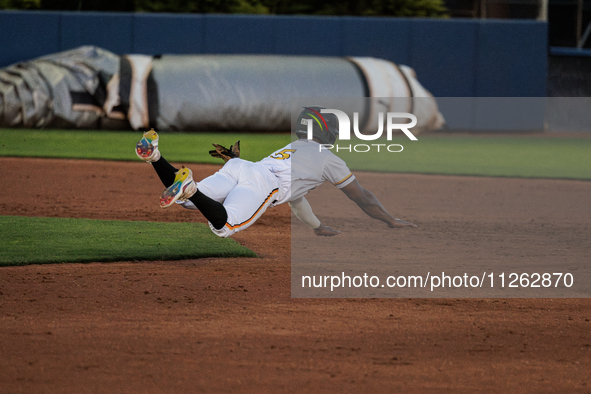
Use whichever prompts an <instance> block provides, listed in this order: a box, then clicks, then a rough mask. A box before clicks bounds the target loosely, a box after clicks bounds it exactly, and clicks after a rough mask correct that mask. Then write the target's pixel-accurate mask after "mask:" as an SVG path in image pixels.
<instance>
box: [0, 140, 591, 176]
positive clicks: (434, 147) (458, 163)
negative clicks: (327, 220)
mask: <svg viewBox="0 0 591 394" xmlns="http://www.w3.org/2000/svg"><path fill="white" fill-rule="evenodd" d="M140 136H141V133H140V132H129V131H125V132H123V131H121V132H110V131H59V130H22V129H1V130H0V144H1V145H0V156H26V157H61V158H80V159H104V160H138V159H137V157H136V156H135V153H134V151H133V149H134V147H135V143H136V142H137V141H138V139H139V137H140ZM418 138H419V140H418V141H416V142H413V141H410V140H408V139H407V138H397V139H395V140H393V141H390V142H388V141H379V143H391V144H401V145H403V146H404V150H403V152H401V153H387V152H380V153H379V154H378V153H376V152H375V150H372V151H370V152H369V153H355V154H347V153H346V152H345V153H343V152H340V153H339V155H340V156H342V157H343V158H344V159H345V161H346V162H347V164H348V165H349V167H350V168H351V169H352V170H364V171H380V172H406V173H424V174H450V175H477V176H504V177H533V178H566V179H591V154H590V152H591V139H590V138H569V137H539V136H537V137H536V136H526V135H520V136H507V135H499V136H490V135H487V136H479V135H472V136H470V135H468V136H467V135H453V134H451V135H445V134H439V135H438V134H432V135H425V136H421V135H419V136H418ZM237 140H240V141H241V148H242V150H241V157H242V158H244V159H247V160H253V161H256V160H260V159H262V158H263V157H265V156H267V155H268V154H269V153H270V152H272V151H274V150H276V149H279V148H281V147H283V146H284V145H286V144H287V143H289V141H290V135H289V134H288V133H282V134H270V133H226V132H219V133H178V132H162V133H160V150H161V152H162V154H163V155H164V156H165V157H166V158H167V159H168V160H169V161H173V162H186V163H217V164H221V163H222V161H221V160H220V159H214V158H212V157H211V156H209V154H208V153H207V152H208V151H209V149H211V143H212V142H217V143H219V144H222V145H225V146H229V145H231V144H232V143H234V142H235V141H237ZM360 143H375V141H357V142H351V144H360ZM339 144H340V145H348V144H349V142H347V143H344V142H343V141H341V142H339Z"/></svg>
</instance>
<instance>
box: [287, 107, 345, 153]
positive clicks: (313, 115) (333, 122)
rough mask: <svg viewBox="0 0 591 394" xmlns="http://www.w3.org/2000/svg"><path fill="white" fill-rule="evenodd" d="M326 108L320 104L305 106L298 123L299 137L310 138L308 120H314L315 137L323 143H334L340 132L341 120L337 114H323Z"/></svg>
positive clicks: (297, 132) (297, 133) (297, 131)
mask: <svg viewBox="0 0 591 394" xmlns="http://www.w3.org/2000/svg"><path fill="white" fill-rule="evenodd" d="M322 109H324V108H322V107H318V106H312V107H304V110H303V111H302V112H301V113H300V116H298V120H297V123H296V131H295V133H296V135H297V136H298V138H303V139H306V138H308V122H310V121H311V122H312V133H313V135H314V138H316V139H317V140H319V141H320V142H321V143H323V144H331V145H332V144H334V142H335V141H336V140H337V135H338V134H339V121H338V118H337V116H336V115H335V114H321V113H320V110H322Z"/></svg>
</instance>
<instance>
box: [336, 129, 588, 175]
mask: <svg viewBox="0 0 591 394" xmlns="http://www.w3.org/2000/svg"><path fill="white" fill-rule="evenodd" d="M368 142H369V143H373V141H358V142H351V144H352V145H354V144H361V143H368ZM379 143H388V144H400V145H402V146H403V147H404V149H403V151H402V152H400V153H388V152H384V148H381V151H380V153H375V152H376V151H375V149H374V150H373V151H370V152H368V153H352V154H350V153H348V152H347V151H340V152H339V156H341V157H342V158H343V159H344V160H345V162H346V163H347V164H348V165H349V167H350V168H351V169H354V170H363V171H378V172H405V173H422V174H447V175H477V176H503V177H531V178H565V179H591V139H589V138H566V137H564V138H561V137H559V138H554V137H534V136H529V137H528V136H477V135H474V136H465V135H462V136H458V135H455V136H454V135H428V136H420V135H419V136H418V141H410V140H409V139H407V138H399V139H395V140H393V141H390V142H388V141H380V142H379ZM339 145H341V146H343V145H345V146H348V145H349V143H347V144H343V143H342V142H340V143H339ZM360 149H361V148H360ZM392 150H394V148H392ZM333 152H334V149H333ZM371 152H374V153H371Z"/></svg>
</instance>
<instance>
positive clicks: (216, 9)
mask: <svg viewBox="0 0 591 394" xmlns="http://www.w3.org/2000/svg"><path fill="white" fill-rule="evenodd" d="M0 9H28V10H63V11H126V12H130V11H131V12H179V13H221V14H281V15H296V14H300V15H352V16H409V17H411V16H417V17H446V16H447V9H446V8H445V4H444V1H443V0H325V1H322V2H319V1H317V0H0Z"/></svg>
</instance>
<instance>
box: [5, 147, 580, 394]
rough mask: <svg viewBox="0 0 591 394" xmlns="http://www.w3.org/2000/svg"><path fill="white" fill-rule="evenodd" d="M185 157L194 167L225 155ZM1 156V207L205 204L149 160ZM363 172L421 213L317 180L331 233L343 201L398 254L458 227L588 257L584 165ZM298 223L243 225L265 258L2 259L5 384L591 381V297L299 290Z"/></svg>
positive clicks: (356, 387)
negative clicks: (176, 195)
mask: <svg viewBox="0 0 591 394" xmlns="http://www.w3.org/2000/svg"><path fill="white" fill-rule="evenodd" d="M174 164H175V165H176V164H178V165H181V164H183V163H174ZM187 166H188V167H189V168H191V169H192V170H193V173H194V177H195V178H196V179H199V178H202V177H204V176H207V175H209V174H212V173H214V172H215V171H216V170H217V169H219V168H220V166H215V165H196V164H187ZM0 168H2V171H0V184H1V185H2V192H1V193H0V209H1V212H2V214H3V215H21V216H43V217H69V218H94V219H113V220H134V221H155V222H195V221H198V222H205V220H204V218H203V217H202V216H201V215H200V214H199V213H196V212H192V211H187V210H184V209H182V208H180V207H176V206H175V207H172V208H171V209H169V210H162V209H161V208H160V207H159V206H158V196H159V194H160V192H161V191H162V186H161V184H160V183H159V181H158V179H157V178H156V175H155V174H154V173H153V171H151V170H150V169H149V168H148V167H147V164H145V163H142V162H114V161H92V160H81V161H75V160H61V159H34V158H0ZM357 177H358V179H359V181H360V183H361V184H362V186H364V187H366V188H367V189H369V190H372V191H373V192H374V194H375V195H376V196H377V197H378V198H382V197H384V193H395V194H396V199H395V200H396V206H388V207H387V208H388V209H389V210H390V211H391V212H392V213H393V214H395V215H396V216H399V217H401V218H404V219H406V220H410V221H412V222H414V223H416V224H417V225H418V228H416V229H411V228H405V229H387V228H386V226H384V225H381V223H379V222H376V221H374V220H372V219H370V218H369V217H367V216H365V215H364V214H363V212H361V211H360V210H359V209H358V208H357V207H356V206H354V204H353V203H352V202H351V201H349V200H348V199H347V198H346V197H345V196H344V195H343V196H340V195H337V198H334V199H332V200H331V201H330V202H327V201H323V200H319V199H316V198H315V194H314V192H312V193H310V194H309V200H310V203H311V205H312V206H313V207H314V210H315V212H316V213H317V215H318V216H319V217H320V219H321V220H322V221H323V222H324V223H326V224H327V225H331V226H333V227H335V228H338V229H341V230H343V233H342V234H341V235H339V236H337V237H334V238H323V242H325V243H326V247H327V248H331V247H332V248H334V247H335V245H339V243H343V242H346V240H347V238H346V237H347V230H350V228H348V226H350V225H348V224H347V223H351V220H350V218H348V217H341V216H339V215H338V213H339V212H347V213H348V215H352V216H353V217H354V218H355V220H354V223H355V224H354V225H355V226H356V227H355V228H356V231H355V236H356V237H358V236H359V234H360V233H364V234H366V235H365V236H366V237H368V239H369V238H371V237H372V236H373V235H374V234H377V233H378V232H379V233H384V232H388V237H389V239H390V240H391V243H392V245H393V248H394V250H395V254H396V256H397V257H399V258H400V259H410V258H412V259H416V261H422V260H425V259H428V258H432V257H433V256H437V255H438V253H439V251H440V250H441V247H442V245H445V244H446V243H449V242H450V241H449V240H450V239H455V240H456V241H457V245H458V248H459V250H461V248H462V247H463V246H462V245H471V244H474V243H475V242H478V247H479V248H480V249H479V252H480V253H482V254H487V253H490V254H495V255H498V256H501V257H503V258H506V259H507V260H508V262H511V261H515V262H516V263H517V262H518V261H519V260H520V259H522V258H524V257H523V256H522V255H523V254H528V256H526V257H527V258H534V259H535V258H540V259H545V260H546V261H547V260H548V259H552V258H555V259H560V260H564V263H565V264H567V263H568V262H569V261H577V262H579V263H580V262H585V261H587V262H591V249H590V248H589V236H590V235H591V231H590V230H591V228H590V227H589V222H590V220H591V208H590V207H591V182H589V181H579V180H551V179H517V178H478V177H470V176H463V177H461V176H437V175H411V174H377V173H357ZM385 185H395V187H394V188H390V189H388V188H386V187H385ZM294 226H303V225H302V224H297V223H294ZM291 230H292V229H291V214H290V210H289V207H288V206H287V205H282V206H279V207H276V208H273V209H269V210H268V211H267V212H266V213H265V214H264V215H263V217H262V218H261V219H260V220H259V221H258V222H257V223H256V224H255V225H253V226H252V227H251V228H250V229H248V230H247V231H244V232H241V233H238V234H237V235H236V236H235V237H234V239H235V240H237V241H238V242H239V243H240V244H242V245H244V246H246V247H248V248H250V249H252V250H253V251H255V252H256V253H257V254H258V256H259V257H258V258H206V259H198V260H183V261H134V262H125V261H122V262H116V263H89V264H51V265H29V266H23V267H3V268H2V269H0V392H1V393H97V392H100V393H163V392H166V393H207V392H241V393H260V392H266V393H302V392H309V393H320V392H335V393H342V392H350V393H360V392H379V393H393V392H403V391H404V392H453V393H456V392H470V393H472V392H498V393H506V392H520V393H521V392H530V393H540V392H569V393H588V392H591V375H590V374H589V371H591V302H590V301H589V299H576V298H575V299H573V298H563V299H561V298H555V299H532V298H530V299H528V298H517V299H516V298H507V299H504V298H482V299H474V298H469V299H453V298H445V299H443V298H441V299H420V298H418V299H415V298H396V299H393V298H388V299H311V298H309V299H292V298H291V292H290V287H291V284H290V258H291V255H290V237H291ZM294 230H297V231H308V230H307V229H306V228H305V227H301V228H300V227H298V228H295V229H294ZM485 234H486V236H487V237H488V238H487V239H488V240H489V241H488V242H481V237H483V236H484V235H485ZM310 236H312V235H311V234H310ZM479 239H480V241H478V240H479ZM520 250H524V251H526V252H523V253H520ZM532 250H538V251H539V253H538V254H537V255H536V254H535V253H533V252H532ZM319 252H321V251H319ZM536 256H537V257H536ZM552 256H554V257H552ZM441 258H445V259H450V260H453V259H454V258H461V257H457V256H456V257H454V256H453V254H449V253H447V254H445V255H441ZM461 263H463V264H469V261H462V262H461ZM557 263H558V264H560V261H557Z"/></svg>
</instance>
